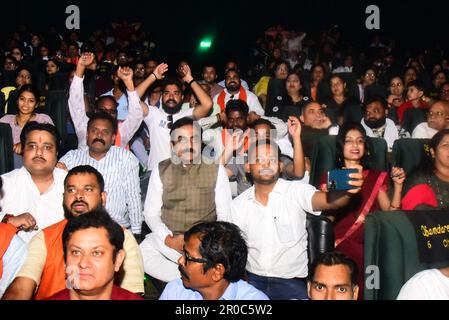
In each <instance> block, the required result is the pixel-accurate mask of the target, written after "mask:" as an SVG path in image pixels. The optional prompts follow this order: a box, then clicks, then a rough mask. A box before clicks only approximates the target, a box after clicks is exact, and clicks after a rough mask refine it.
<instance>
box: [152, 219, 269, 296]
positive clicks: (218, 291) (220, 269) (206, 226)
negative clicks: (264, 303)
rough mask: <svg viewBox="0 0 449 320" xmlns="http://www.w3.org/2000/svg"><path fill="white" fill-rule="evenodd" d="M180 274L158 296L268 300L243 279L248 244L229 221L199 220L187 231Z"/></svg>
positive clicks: (180, 263)
mask: <svg viewBox="0 0 449 320" xmlns="http://www.w3.org/2000/svg"><path fill="white" fill-rule="evenodd" d="M184 242H185V244H184V247H183V250H182V251H183V255H182V256H181V257H180V258H179V260H178V263H179V271H180V273H181V278H178V279H176V280H173V281H171V282H170V283H168V284H167V286H166V287H165V289H164V292H162V295H161V297H160V298H159V300H267V299H268V297H267V296H266V295H265V294H264V293H263V292H261V291H259V290H257V289H256V288H254V287H253V286H252V285H250V284H248V283H247V282H246V281H244V280H242V279H243V278H244V276H245V266H246V260H247V257H248V247H247V245H246V243H245V239H244V238H243V235H242V233H241V231H240V229H239V228H238V227H237V226H236V225H235V224H232V223H229V222H222V221H220V222H218V221H217V222H204V223H199V224H197V225H195V226H193V227H192V228H190V229H189V230H187V232H186V233H185V234H184Z"/></svg>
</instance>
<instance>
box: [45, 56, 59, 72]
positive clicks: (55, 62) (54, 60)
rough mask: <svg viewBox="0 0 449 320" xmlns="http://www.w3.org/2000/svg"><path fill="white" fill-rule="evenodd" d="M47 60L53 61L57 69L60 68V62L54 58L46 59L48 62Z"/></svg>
mask: <svg viewBox="0 0 449 320" xmlns="http://www.w3.org/2000/svg"><path fill="white" fill-rule="evenodd" d="M49 62H53V63H54V64H55V65H56V68H58V70H61V68H62V67H61V63H60V62H59V61H58V60H56V59H55V58H50V59H48V60H47V63H49Z"/></svg>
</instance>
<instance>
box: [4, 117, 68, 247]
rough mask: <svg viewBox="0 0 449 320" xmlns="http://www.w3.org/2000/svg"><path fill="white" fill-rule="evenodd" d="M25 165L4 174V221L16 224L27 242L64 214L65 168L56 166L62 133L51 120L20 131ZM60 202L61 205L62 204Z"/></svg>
mask: <svg viewBox="0 0 449 320" xmlns="http://www.w3.org/2000/svg"><path fill="white" fill-rule="evenodd" d="M20 141H21V144H22V150H23V167H22V168H20V169H16V170H13V171H11V172H8V173H5V174H4V175H2V179H3V191H4V197H3V199H2V200H1V201H0V206H1V207H2V212H0V221H2V222H5V223H10V224H12V225H14V226H15V227H16V228H17V229H18V230H19V231H18V233H17V234H18V235H19V236H20V237H21V238H22V240H24V241H25V242H29V241H30V240H31V238H32V237H33V236H34V235H35V234H36V233H37V232H38V230H39V229H43V228H45V227H47V226H49V225H52V224H54V223H56V222H58V221H60V220H62V219H63V218H64V211H63V210H62V208H61V205H60V203H61V202H62V192H63V188H64V184H63V181H64V177H65V176H66V172H65V171H64V170H61V169H58V168H55V165H56V162H57V156H58V148H59V143H60V141H59V136H58V133H57V131H56V128H55V127H54V126H53V125H51V124H48V123H47V124H42V123H37V122H34V121H33V122H29V123H28V124H26V125H25V126H24V128H23V130H22V133H21V134H20ZM58 204H59V205H58Z"/></svg>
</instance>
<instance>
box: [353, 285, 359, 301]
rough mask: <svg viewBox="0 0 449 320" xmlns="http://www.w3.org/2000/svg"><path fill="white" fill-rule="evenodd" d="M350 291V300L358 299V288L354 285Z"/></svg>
mask: <svg viewBox="0 0 449 320" xmlns="http://www.w3.org/2000/svg"><path fill="white" fill-rule="evenodd" d="M352 291H353V295H352V300H357V298H358V297H359V286H358V285H354V287H353V288H352Z"/></svg>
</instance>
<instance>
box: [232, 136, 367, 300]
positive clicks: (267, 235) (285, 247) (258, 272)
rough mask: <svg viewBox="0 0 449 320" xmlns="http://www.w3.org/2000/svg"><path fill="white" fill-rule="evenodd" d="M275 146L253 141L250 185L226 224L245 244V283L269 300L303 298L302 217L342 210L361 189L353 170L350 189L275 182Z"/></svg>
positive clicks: (277, 170)
mask: <svg viewBox="0 0 449 320" xmlns="http://www.w3.org/2000/svg"><path fill="white" fill-rule="evenodd" d="M280 154H281V153H280V151H279V147H278V145H277V144H276V143H275V142H273V141H270V140H258V141H257V142H255V143H254V144H253V145H251V146H250V148H249V151H248V159H249V161H248V163H247V164H246V170H247V171H248V172H250V173H251V176H252V177H253V180H254V186H252V187H251V188H249V189H248V190H246V191H245V192H243V193H242V194H241V195H240V196H238V197H237V198H236V199H234V200H233V201H232V203H231V214H230V215H229V217H228V219H227V220H228V221H230V222H233V223H234V224H236V225H238V226H239V227H240V228H241V229H242V231H243V232H244V233H245V234H246V238H247V242H248V263H247V265H246V270H247V271H248V282H249V283H250V284H252V285H254V286H255V287H256V288H258V289H259V290H261V291H263V292H264V293H265V294H267V295H268V296H269V298H270V299H274V300H276V299H307V298H308V295H307V285H306V279H305V278H306V276H307V273H308V270H307V265H308V258H307V231H306V228H305V225H306V223H305V222H306V212H310V213H312V214H314V215H319V214H320V213H321V211H323V210H335V209H338V208H341V207H343V206H345V205H347V204H348V203H349V202H350V201H351V198H352V196H353V195H354V194H357V193H358V192H360V189H361V187H362V185H363V181H364V179H363V175H362V167H361V166H360V165H355V166H354V168H356V169H357V173H351V174H350V175H349V177H350V178H351V180H350V181H349V182H348V184H350V185H351V186H352V187H354V188H353V189H350V190H345V191H343V190H342V191H330V192H322V191H318V190H317V189H315V187H313V186H311V185H308V184H304V183H301V182H299V181H287V180H284V179H281V178H279V174H280V170H281V162H280V161H279V157H280Z"/></svg>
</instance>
